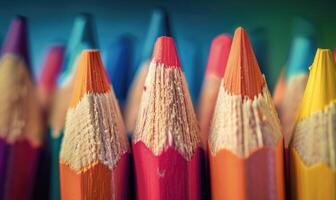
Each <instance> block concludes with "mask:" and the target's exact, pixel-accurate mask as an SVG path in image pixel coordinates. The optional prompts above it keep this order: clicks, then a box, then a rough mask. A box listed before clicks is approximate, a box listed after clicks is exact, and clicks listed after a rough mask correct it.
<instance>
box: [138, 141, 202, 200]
mask: <svg viewBox="0 0 336 200" xmlns="http://www.w3.org/2000/svg"><path fill="white" fill-rule="evenodd" d="M133 153H134V164H135V176H136V193H137V198H136V199H138V200H157V199H160V200H170V199H174V200H197V199H201V195H202V189H203V188H202V186H201V183H202V182H201V179H202V163H203V162H204V161H203V151H202V150H201V148H198V149H197V150H196V152H195V153H194V155H193V157H192V158H191V160H189V161H188V160H186V159H185V158H184V157H182V156H181V155H180V154H179V153H178V152H177V151H176V150H175V149H174V148H173V147H168V148H167V149H166V150H165V151H164V152H162V153H161V154H160V155H158V156H156V155H154V154H153V153H152V152H151V151H150V150H149V149H148V148H147V147H146V146H145V144H144V143H142V142H137V143H135V144H133Z"/></svg>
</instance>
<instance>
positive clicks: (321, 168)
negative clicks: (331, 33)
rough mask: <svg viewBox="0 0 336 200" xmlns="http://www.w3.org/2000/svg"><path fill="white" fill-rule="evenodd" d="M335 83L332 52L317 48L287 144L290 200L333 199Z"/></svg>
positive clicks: (335, 181) (335, 178)
mask: <svg viewBox="0 0 336 200" xmlns="http://www.w3.org/2000/svg"><path fill="white" fill-rule="evenodd" d="M335 84H336V65H335V63H334V61H333V55H332V52H331V51H330V50H328V49H318V50H317V53H316V56H315V59H314V62H313V64H312V66H311V69H310V72H309V78H308V82H307V86H306V89H305V91H304V96H303V98H302V103H301V105H300V108H299V113H298V116H297V119H296V125H295V128H294V134H293V138H292V141H291V144H290V149H291V162H290V164H291V179H292V182H291V188H292V190H291V195H292V199H298V200H301V199H304V200H313V199H314V200H316V199H321V200H322V199H323V200H332V199H336V190H335V188H336V143H335V141H336V129H335V118H336V88H335Z"/></svg>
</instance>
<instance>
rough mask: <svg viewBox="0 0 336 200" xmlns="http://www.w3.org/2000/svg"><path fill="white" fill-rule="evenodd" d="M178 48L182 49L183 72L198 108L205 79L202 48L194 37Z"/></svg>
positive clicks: (185, 39) (194, 103) (184, 40)
mask: <svg viewBox="0 0 336 200" xmlns="http://www.w3.org/2000/svg"><path fill="white" fill-rule="evenodd" d="M177 46H178V47H180V48H179V50H180V51H179V52H181V53H180V54H181V63H182V66H183V69H182V70H183V73H184V75H185V78H186V81H187V84H188V89H189V93H190V96H191V100H192V102H193V105H194V107H195V108H196V107H197V106H198V103H199V102H198V100H199V95H200V92H201V86H202V82H203V77H204V76H203V74H204V71H203V69H204V68H203V67H202V63H201V52H200V50H199V49H200V48H199V45H198V44H197V40H196V39H195V38H193V37H192V36H190V37H187V38H184V39H183V40H181V41H180V43H179V44H178V45H177Z"/></svg>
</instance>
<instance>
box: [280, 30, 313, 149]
mask: <svg viewBox="0 0 336 200" xmlns="http://www.w3.org/2000/svg"><path fill="white" fill-rule="evenodd" d="M315 49H316V39H315V35H314V34H313V33H311V32H309V33H306V32H302V30H300V32H299V33H294V38H293V41H292V46H291V50H290V54H289V60H288V63H287V71H286V89H285V91H284V95H283V99H282V102H281V105H280V109H279V118H280V122H281V126H282V129H283V135H284V139H285V147H286V148H287V147H288V144H289V142H290V139H291V135H292V132H293V126H294V122H295V117H296V115H297V112H298V108H299V105H300V102H301V99H302V96H303V93H304V90H305V87H306V83H307V79H308V68H309V66H310V65H311V63H312V62H313V59H314V51H315Z"/></svg>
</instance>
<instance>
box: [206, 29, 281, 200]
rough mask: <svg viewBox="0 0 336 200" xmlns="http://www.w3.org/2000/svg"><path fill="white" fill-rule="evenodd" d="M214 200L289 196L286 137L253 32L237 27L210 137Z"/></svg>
mask: <svg viewBox="0 0 336 200" xmlns="http://www.w3.org/2000/svg"><path fill="white" fill-rule="evenodd" d="M209 157H210V158H209V160H210V173H211V191H212V193H211V195H212V199H215V200H217V199H218V200H220V199H235V200H240V199H280V200H282V199H284V198H285V194H284V170H283V168H284V166H283V164H284V161H283V137H282V134H281V131H280V123H279V119H278V117H277V114H276V111H275V108H274V105H273V103H272V99H271V95H270V94H269V91H268V88H267V84H266V81H265V77H264V76H263V74H262V73H261V71H260V68H259V66H258V63H257V59H256V57H255V55H254V52H253V49H252V46H251V43H250V41H249V38H248V36H247V33H246V32H245V30H244V29H243V28H238V29H236V31H235V34H234V37H233V41H232V46H231V50H230V55H229V58H228V62H227V67H226V70H225V74H224V78H223V82H222V84H221V86H220V89H219V94H218V99H217V104H216V107H215V112H214V116H213V120H212V126H211V131H210V136H209Z"/></svg>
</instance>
